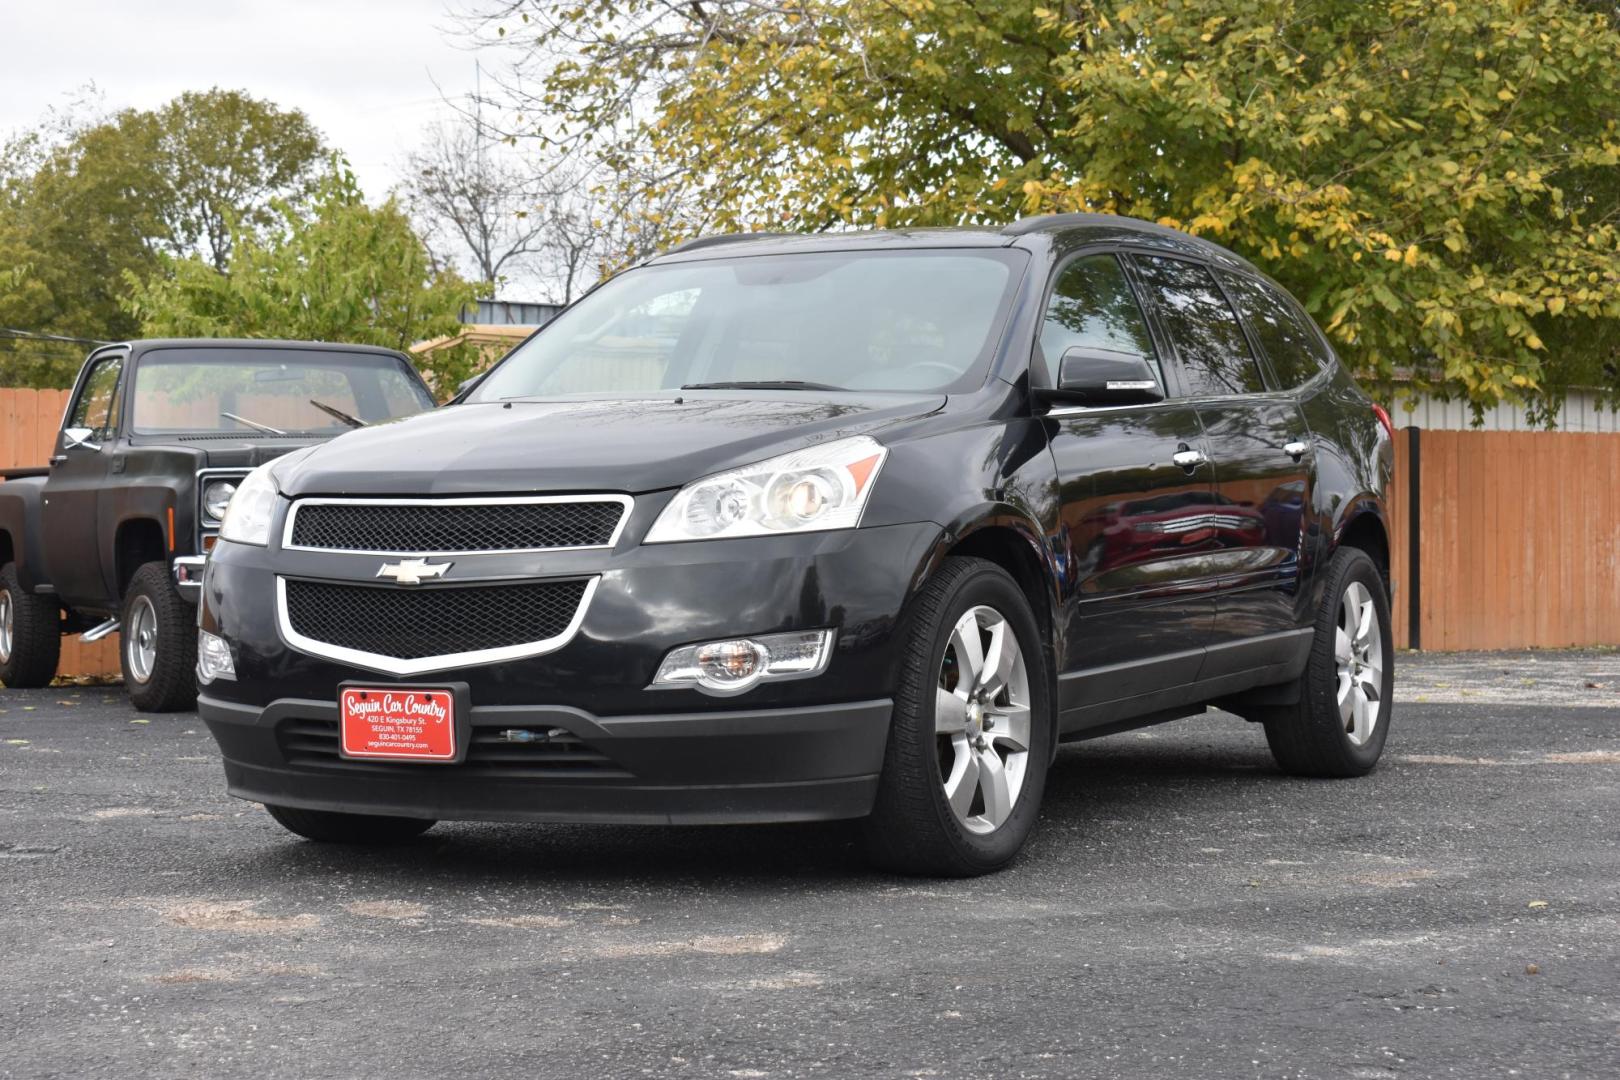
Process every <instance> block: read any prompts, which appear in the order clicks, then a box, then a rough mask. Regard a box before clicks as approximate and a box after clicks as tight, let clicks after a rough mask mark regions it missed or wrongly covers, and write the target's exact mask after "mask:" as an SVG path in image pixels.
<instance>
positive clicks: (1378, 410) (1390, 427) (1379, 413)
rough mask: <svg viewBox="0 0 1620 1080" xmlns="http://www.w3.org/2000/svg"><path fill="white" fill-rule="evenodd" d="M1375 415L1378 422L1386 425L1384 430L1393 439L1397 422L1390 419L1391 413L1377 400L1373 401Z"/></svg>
mask: <svg viewBox="0 0 1620 1080" xmlns="http://www.w3.org/2000/svg"><path fill="white" fill-rule="evenodd" d="M1373 415H1374V416H1376V417H1378V422H1379V423H1380V424H1383V425H1384V431H1385V432H1386V433H1387V434H1388V435H1389V437H1390V439H1392V440H1393V439H1394V438H1395V424H1394V422H1393V421H1391V420H1390V418H1389V413H1387V412H1385V411H1384V407H1383V406H1382V405H1380V404H1378V403H1377V402H1376V401H1375V402H1373Z"/></svg>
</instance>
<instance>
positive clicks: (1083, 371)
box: [1041, 345, 1164, 405]
mask: <svg viewBox="0 0 1620 1080" xmlns="http://www.w3.org/2000/svg"><path fill="white" fill-rule="evenodd" d="M1057 383H1058V384H1057V387H1056V388H1054V389H1048V390H1042V391H1041V394H1042V396H1043V397H1046V398H1048V399H1051V400H1053V401H1065V402H1073V403H1075V404H1078V405H1151V404H1152V403H1153V402H1155V401H1163V400H1164V390H1163V388H1162V387H1160V386H1159V380H1158V377H1157V376H1156V375H1155V374H1154V372H1153V362H1152V361H1151V360H1150V359H1149V358H1148V357H1146V356H1142V355H1140V354H1138V353H1128V352H1118V351H1116V350H1114V349H1098V348H1092V347H1089V346H1084V345H1077V346H1075V347H1074V348H1072V349H1068V350H1066V351H1065V352H1064V353H1063V358H1062V359H1061V360H1059V361H1058V377H1057Z"/></svg>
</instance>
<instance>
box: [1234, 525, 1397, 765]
mask: <svg viewBox="0 0 1620 1080" xmlns="http://www.w3.org/2000/svg"><path fill="white" fill-rule="evenodd" d="M1394 688H1395V635H1394V633H1393V632H1392V631H1391V629H1390V618H1389V601H1388V600H1387V599H1386V598H1385V594H1384V581H1383V578H1382V577H1381V576H1380V575H1379V573H1378V567H1377V565H1376V564H1374V563H1373V561H1372V559H1371V558H1369V557H1368V555H1367V553H1366V552H1364V551H1360V550H1358V549H1356V548H1351V547H1341V548H1340V549H1339V550H1338V551H1336V552H1335V553H1334V555H1333V560H1332V561H1331V562H1329V563H1328V568H1327V583H1326V585H1325V586H1324V588H1323V590H1322V605H1321V607H1320V609H1319V610H1318V611H1317V615H1316V638H1315V640H1314V641H1313V642H1312V644H1311V657H1310V660H1309V661H1308V662H1307V663H1306V666H1305V677H1304V683H1303V686H1302V688H1301V689H1302V693H1301V694H1300V697H1299V703H1298V704H1297V705H1292V706H1288V707H1285V708H1277V709H1271V710H1268V711H1267V715H1266V717H1265V727H1266V742H1267V743H1269V744H1270V746H1271V756H1272V758H1274V759H1275V760H1276V762H1277V767H1278V768H1280V769H1282V771H1283V772H1285V773H1290V774H1292V775H1294V776H1319V777H1349V776H1364V775H1366V774H1367V773H1369V772H1371V771H1372V769H1373V766H1375V765H1377V764H1378V756H1379V755H1380V754H1381V753H1383V750H1384V740H1385V739H1387V738H1388V737H1389V722H1390V710H1391V708H1392V706H1393V704H1394V701H1393V691H1394Z"/></svg>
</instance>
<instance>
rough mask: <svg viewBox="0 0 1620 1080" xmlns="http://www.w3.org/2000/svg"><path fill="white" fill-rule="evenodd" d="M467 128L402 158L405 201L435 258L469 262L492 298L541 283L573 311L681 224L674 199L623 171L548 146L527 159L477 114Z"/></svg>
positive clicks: (452, 128) (440, 134)
mask: <svg viewBox="0 0 1620 1080" xmlns="http://www.w3.org/2000/svg"><path fill="white" fill-rule="evenodd" d="M463 121H464V122H462V123H458V124H454V125H445V124H441V125H439V126H437V127H435V128H432V129H430V131H429V133H428V137H427V141H426V142H425V144H424V145H423V146H422V147H421V148H419V149H418V150H416V151H414V152H413V153H411V154H410V155H408V156H407V157H406V159H405V172H406V174H407V180H406V182H405V185H404V191H405V199H406V204H407V205H408V206H409V207H410V209H411V211H412V216H413V217H414V218H415V219H416V220H417V221H418V222H419V223H421V225H422V227H423V230H424V233H425V235H426V239H427V242H428V246H429V247H430V248H431V249H433V250H434V252H435V254H437V255H439V256H440V257H441V258H442V259H443V260H444V261H446V262H449V263H454V262H457V261H460V260H461V259H467V260H469V262H470V265H471V266H472V268H473V271H474V273H475V274H476V275H477V276H478V278H479V280H480V281H482V282H485V283H488V284H487V285H486V287H487V288H490V289H491V290H493V287H494V286H495V285H496V284H498V283H499V282H500V281H502V280H503V279H506V278H508V277H513V276H516V277H520V278H523V279H538V280H540V281H541V282H543V283H544V284H546V285H547V286H549V287H550V288H551V289H552V290H553V291H552V292H551V296H552V297H553V298H554V299H556V300H557V301H558V302H560V303H563V304H567V303H569V302H570V301H572V300H573V298H574V296H575V295H577V294H578V293H580V292H583V291H584V290H585V289H587V288H589V287H590V286H591V285H593V284H595V283H596V282H597V281H599V280H600V279H601V278H602V277H604V276H605V275H606V274H608V273H610V272H611V271H613V270H616V269H619V268H621V267H623V266H626V265H629V264H630V263H633V262H636V261H638V260H639V259H642V258H645V257H647V256H648V255H651V254H652V253H653V252H654V251H656V250H657V249H658V247H659V246H661V244H662V243H663V242H664V241H665V240H666V239H667V237H668V235H669V231H670V226H671V224H672V223H674V222H677V221H682V220H683V216H685V210H684V208H683V207H682V206H681V205H680V196H679V192H678V191H676V190H673V189H671V190H661V191H658V192H656V193H652V192H649V190H648V187H647V185H644V184H640V183H635V182H631V179H630V176H629V175H628V173H627V171H626V169H625V168H623V167H621V168H620V169H619V170H618V171H615V169H614V168H613V167H611V166H609V165H607V164H605V163H602V162H597V161H593V160H591V159H589V158H588V156H587V155H584V154H580V153H574V152H571V151H570V150H569V149H568V148H559V147H552V146H542V147H540V148H539V149H538V150H536V151H533V152H531V153H529V154H527V155H523V154H520V153H519V152H517V151H515V150H513V149H512V147H510V146H509V145H507V142H508V140H507V139H505V138H503V137H501V136H500V135H499V134H498V133H496V132H495V131H494V130H492V129H491V128H488V127H486V126H485V125H484V123H483V122H482V119H481V112H479V111H475V112H474V113H472V114H471V115H469V116H465V117H464V118H463ZM513 141H515V140H513ZM627 203H628V205H627Z"/></svg>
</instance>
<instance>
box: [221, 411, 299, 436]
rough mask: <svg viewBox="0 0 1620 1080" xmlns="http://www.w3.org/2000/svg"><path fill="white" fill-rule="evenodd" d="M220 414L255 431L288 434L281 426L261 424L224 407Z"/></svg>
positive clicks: (268, 433) (267, 433)
mask: <svg viewBox="0 0 1620 1080" xmlns="http://www.w3.org/2000/svg"><path fill="white" fill-rule="evenodd" d="M219 415H221V416H223V417H224V418H225V419H227V420H235V421H236V422H237V423H238V424H246V425H247V426H248V427H250V428H252V429H253V430H254V431H262V432H264V433H265V434H266V435H285V434H287V433H286V432H285V431H282V430H281V429H280V428H273V427H271V426H270V425H269V424H261V423H259V422H258V421H257V420H249V419H248V418H247V417H245V416H237V415H236V414H235V413H233V412H226V411H225V410H224V409H221V410H220V411H219Z"/></svg>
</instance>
